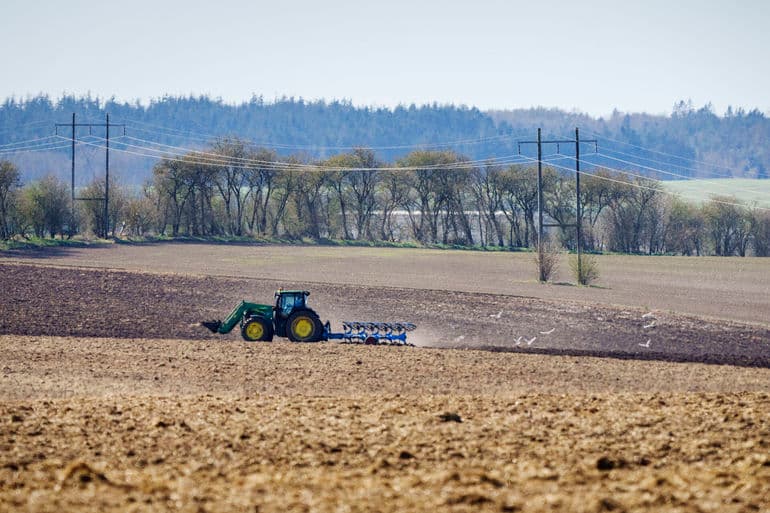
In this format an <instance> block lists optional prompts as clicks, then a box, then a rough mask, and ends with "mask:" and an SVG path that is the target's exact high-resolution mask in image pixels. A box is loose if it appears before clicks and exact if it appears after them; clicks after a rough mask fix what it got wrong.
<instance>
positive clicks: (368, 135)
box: [0, 96, 770, 184]
mask: <svg viewBox="0 0 770 513" xmlns="http://www.w3.org/2000/svg"><path fill="white" fill-rule="evenodd" d="M73 112H75V113H76V115H77V121H78V122H93V123H103V122H104V115H105V113H109V114H110V116H111V122H113V123H118V124H125V125H126V131H125V134H126V135H127V136H129V137H132V138H134V139H131V140H127V139H122V140H121V136H122V135H123V130H122V127H116V128H114V129H113V132H112V134H111V138H112V139H111V149H113V150H114V151H113V152H112V153H111V157H110V160H111V166H112V169H113V172H114V173H116V174H117V175H118V176H120V179H121V180H122V181H123V182H126V183H131V184H139V183H141V182H142V181H143V180H144V179H146V177H147V176H148V175H149V173H150V170H151V169H152V166H153V165H154V163H155V162H156V161H157V158H151V157H147V156H146V155H148V154H149V153H151V152H149V151H148V150H147V148H148V147H155V148H158V146H157V145H158V144H162V145H171V146H173V148H169V147H166V146H164V147H162V148H164V151H169V152H174V151H176V152H183V151H184V150H190V149H196V148H203V147H205V146H207V144H208V143H210V142H211V141H212V140H214V139H216V138H217V137H222V136H238V137H241V138H245V139H248V140H251V141H253V142H254V143H255V144H256V145H260V146H266V147H271V148H274V149H275V150H276V151H277V152H278V153H279V154H282V155H295V156H298V157H300V158H302V159H303V160H312V159H318V158H326V157H328V156H330V155H333V154H335V153H339V152H342V151H344V150H346V149H348V148H350V147H360V146H364V147H370V148H373V149H375V150H376V154H377V157H378V158H379V159H380V160H381V161H385V162H392V161H394V160H396V159H398V158H400V157H402V156H403V155H405V154H407V153H408V152H409V151H412V150H414V149H417V148H430V149H436V148H449V149H453V150H455V151H456V152H458V153H460V154H462V155H465V156H467V157H468V158H471V159H478V160H481V159H488V158H500V157H503V156H509V155H514V154H517V153H518V152H519V147H518V142H519V141H521V140H525V139H533V138H534V137H535V134H536V128H537V127H542V128H543V136H544V138H553V137H557V138H570V137H573V136H574V128H575V127H576V126H579V127H580V128H581V130H582V136H581V137H582V138H585V139H589V138H596V139H598V146H597V148H598V150H599V154H598V155H596V154H593V150H594V146H593V145H584V146H583V147H582V148H581V149H582V152H583V156H584V158H585V164H584V168H586V167H589V168H590V165H592V164H595V165H601V166H604V167H610V168H614V169H631V170H636V171H637V172H639V173H640V174H645V175H648V176H653V177H655V178H660V179H677V178H682V177H686V178H689V177H700V178H708V177H728V178H730V177H739V178H767V177H768V174H769V170H770V150H769V149H768V148H767V146H766V145H765V144H763V143H764V141H767V140H768V138H770V120H768V118H767V117H765V115H764V114H763V113H761V112H759V111H757V110H754V111H751V112H745V111H742V110H738V111H733V110H732V109H730V110H728V112H727V113H725V115H723V116H719V115H717V114H715V113H714V112H713V111H712V109H711V108H710V107H709V106H706V107H703V108H700V109H696V108H695V107H693V106H692V104H686V103H684V102H680V103H679V104H677V105H676V106H675V108H674V110H673V112H672V114H671V115H670V116H662V115H658V116H655V115H649V114H625V113H621V112H617V111H616V112H615V113H613V114H612V115H611V116H609V117H608V118H599V119H596V118H592V117H590V116H587V115H583V114H576V113H573V112H565V111H561V110H556V109H550V110H549V109H544V108H533V109H526V110H515V111H492V112H482V111H480V110H478V109H476V108H470V107H465V106H452V105H438V104H432V105H422V106H415V105H410V106H399V107H397V108H395V109H386V108H374V107H356V106H353V105H352V104H351V103H349V102H345V101H331V102H326V101H312V102H308V101H305V100H303V99H302V98H298V99H297V98H281V99H276V100H274V101H270V102H268V101H265V100H264V99H263V98H262V97H256V96H255V97H253V98H252V99H251V100H250V101H248V102H244V103H241V104H238V105H230V104H226V103H223V102H222V101H221V100H216V99H212V98H208V97H163V98H161V99H158V100H154V101H152V102H151V103H149V104H148V105H142V104H139V103H119V102H116V101H113V100H106V101H104V100H101V99H98V98H92V97H90V96H86V97H72V96H65V97H62V98H61V99H58V100H52V99H51V98H49V97H47V96H39V97H35V98H29V99H26V100H17V99H7V100H5V102H4V103H3V104H2V105H0V159H10V160H12V161H14V162H16V163H17V164H18V165H19V167H20V168H21V169H22V172H23V173H24V178H25V180H33V179H36V178H39V177H40V176H43V175H45V174H47V173H49V172H55V173H62V174H66V173H67V171H68V170H69V166H70V160H69V149H70V144H69V141H68V140H66V139H64V138H65V137H66V138H69V137H70V136H71V130H70V129H69V127H61V128H59V130H58V135H59V136H60V138H53V137H51V136H52V135H53V134H54V124H55V123H69V122H70V121H71V119H72V117H71V115H72V113H73ZM76 136H77V139H78V141H79V145H78V155H79V157H78V159H77V160H78V181H79V182H81V183H86V182H88V181H90V179H91V178H92V177H93V176H95V175H100V174H101V172H102V170H103V167H104V153H103V145H104V142H103V139H102V138H103V137H104V131H103V129H102V128H93V129H91V130H89V129H88V128H86V127H82V128H78V130H77V134H76ZM39 138H46V139H43V140H42V141H36V140H37V139H39ZM522 151H523V152H526V154H527V155H529V156H534V155H535V153H534V147H533V146H524V147H522ZM556 151H557V148H556V146H555V145H546V146H545V147H544V154H546V155H548V154H554V153H556ZM560 151H561V153H571V152H572V151H573V149H572V147H571V145H562V146H561V147H560ZM565 162H566V163H564V165H565V166H572V165H573V164H572V163H571V162H569V161H565Z"/></svg>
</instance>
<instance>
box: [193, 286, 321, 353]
mask: <svg viewBox="0 0 770 513" xmlns="http://www.w3.org/2000/svg"><path fill="white" fill-rule="evenodd" d="M309 295H310V292H308V291H307V290H280V289H279V290H278V291H276V293H275V305H261V304H257V303H250V302H248V301H241V303H240V304H239V305H237V306H236V307H235V308H234V309H233V311H232V312H230V315H228V316H227V318H226V319H225V320H224V321H219V320H216V321H206V322H202V323H201V324H202V325H203V326H205V327H206V328H208V329H209V330H211V331H212V332H213V333H220V334H225V333H230V332H231V331H232V330H233V328H235V326H236V325H238V324H240V326H241V335H242V336H243V338H244V340H247V341H249V342H254V341H259V340H261V341H266V342H269V341H271V340H273V336H279V337H288V338H289V340H291V341H292V342H319V341H321V340H327V333H328V331H329V327H328V325H327V326H324V325H323V324H322V323H321V319H320V318H319V317H318V314H317V313H315V311H313V309H312V308H310V307H309V306H308V305H307V302H306V298H307V296H309ZM327 324H328V323H327Z"/></svg>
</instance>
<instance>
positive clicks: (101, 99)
mask: <svg viewBox="0 0 770 513" xmlns="http://www.w3.org/2000/svg"><path fill="white" fill-rule="evenodd" d="M38 98H47V99H48V100H49V101H50V102H51V103H52V104H53V105H59V104H60V103H61V102H62V101H63V100H65V99H67V98H73V99H75V100H92V101H96V102H98V103H99V105H100V107H99V108H100V109H103V108H104V106H103V104H104V103H106V102H114V103H117V104H121V105H131V106H134V105H139V106H141V107H142V108H145V109H146V108H149V107H150V105H152V104H153V103H160V102H162V101H164V100H166V99H173V100H186V99H205V100H208V101H211V102H213V103H221V104H222V105H226V106H228V107H240V106H243V105H248V104H249V103H251V102H252V101H253V100H254V99H259V100H260V101H261V102H262V103H263V104H265V105H275V104H278V103H281V102H291V101H294V102H297V103H299V102H304V103H309V104H313V103H325V104H327V105H330V104H334V103H340V104H343V105H350V106H352V107H353V108H356V109H372V110H377V109H385V110H389V111H394V110H396V109H397V108H399V107H400V108H406V109H408V108H411V107H412V106H414V107H416V108H418V109H419V108H424V107H433V106H438V107H439V108H456V109H469V110H472V109H476V110H478V111H480V112H482V113H485V114H488V113H494V112H516V111H539V110H543V111H550V112H561V113H565V114H571V115H578V116H586V117H588V118H590V119H592V120H594V121H599V120H601V119H611V118H612V117H614V116H616V115H627V114H628V115H647V116H659V117H666V118H670V117H671V116H672V114H673V113H674V111H675V108H676V106H677V105H679V104H680V103H684V104H686V105H688V106H689V108H691V109H693V110H695V111H698V110H701V109H710V110H711V112H712V113H713V114H714V115H715V116H717V117H719V118H724V117H726V115H727V112H728V109H732V111H733V112H737V111H739V110H741V111H743V112H747V113H748V112H754V111H757V112H760V113H761V114H763V115H765V116H770V109H768V110H766V111H765V110H762V109H761V108H759V107H757V106H754V107H746V106H736V105H730V104H728V105H727V106H726V107H725V109H724V110H723V111H719V110H717V109H716V108H715V107H714V104H713V102H707V103H705V104H702V105H699V104H696V103H694V102H693V101H692V99H691V98H687V99H679V100H676V101H674V102H672V104H671V107H670V109H669V110H668V111H667V112H648V111H624V110H620V109H618V108H613V109H612V110H611V111H610V112H609V113H608V114H603V115H594V114H592V113H590V112H584V111H581V110H579V109H565V108H562V107H558V106H545V105H532V106H529V107H513V108H498V107H492V108H481V107H479V106H476V105H468V104H456V103H444V102H439V101H428V102H424V103H411V104H407V103H397V104H394V105H372V104H359V103H356V102H355V101H353V100H352V99H350V98H306V97H302V96H289V95H281V96H275V97H273V98H272V99H268V98H266V97H265V96H264V95H260V94H256V93H252V95H251V96H249V97H248V98H246V99H238V100H229V99H225V98H222V97H221V96H214V95H211V94H209V93H185V94H170V93H164V94H161V95H157V96H150V97H148V98H131V99H127V98H121V97H118V96H117V95H114V94H111V95H101V94H96V95H95V94H93V93H92V92H90V91H89V92H85V93H70V92H63V93H60V94H59V95H58V96H55V95H53V94H50V93H44V92H39V93H36V94H30V95H16V94H12V95H9V96H6V97H4V98H1V99H0V105H4V104H6V103H7V102H9V101H11V102H16V103H18V104H25V103H29V102H31V101H34V100H35V99H38Z"/></svg>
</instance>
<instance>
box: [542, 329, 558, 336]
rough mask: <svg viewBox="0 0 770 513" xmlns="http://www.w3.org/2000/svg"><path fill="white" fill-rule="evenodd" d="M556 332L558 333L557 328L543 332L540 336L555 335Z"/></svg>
mask: <svg viewBox="0 0 770 513" xmlns="http://www.w3.org/2000/svg"><path fill="white" fill-rule="evenodd" d="M554 331H556V328H551V329H550V330H548V331H541V332H540V334H541V335H550V334H551V333H553V332H554Z"/></svg>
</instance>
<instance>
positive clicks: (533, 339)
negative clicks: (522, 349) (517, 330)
mask: <svg viewBox="0 0 770 513" xmlns="http://www.w3.org/2000/svg"><path fill="white" fill-rule="evenodd" d="M535 340H537V337H532V340H527V345H528V346H531V345H532V342H534V341H535Z"/></svg>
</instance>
